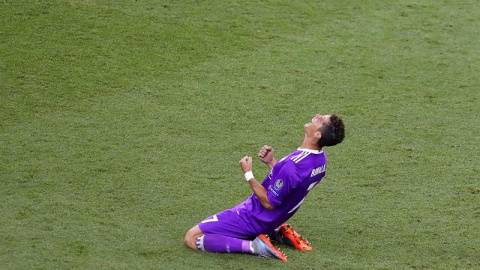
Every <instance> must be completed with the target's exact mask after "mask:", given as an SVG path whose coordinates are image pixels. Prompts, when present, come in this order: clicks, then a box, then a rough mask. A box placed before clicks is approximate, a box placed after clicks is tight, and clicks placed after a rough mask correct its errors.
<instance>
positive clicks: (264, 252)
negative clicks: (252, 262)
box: [253, 234, 287, 262]
mask: <svg viewBox="0 0 480 270" xmlns="http://www.w3.org/2000/svg"><path fill="white" fill-rule="evenodd" d="M253 253H254V254H257V255H258V256H260V257H264V258H277V259H280V260H282V261H284V262H286V261H287V256H285V254H284V253H283V252H281V251H280V249H279V248H277V247H275V246H274V245H273V244H272V242H270V238H269V237H268V235H266V234H261V235H259V236H258V237H257V238H255V240H253Z"/></svg>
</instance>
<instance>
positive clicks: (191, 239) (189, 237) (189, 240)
mask: <svg viewBox="0 0 480 270" xmlns="http://www.w3.org/2000/svg"><path fill="white" fill-rule="evenodd" d="M202 235H203V233H202V231H201V230H200V228H199V227H198V225H196V226H195V227H193V228H191V229H190V230H188V232H187V234H186V235H185V239H184V243H185V245H186V246H187V247H189V248H191V249H194V250H196V249H197V239H198V237H200V236H202Z"/></svg>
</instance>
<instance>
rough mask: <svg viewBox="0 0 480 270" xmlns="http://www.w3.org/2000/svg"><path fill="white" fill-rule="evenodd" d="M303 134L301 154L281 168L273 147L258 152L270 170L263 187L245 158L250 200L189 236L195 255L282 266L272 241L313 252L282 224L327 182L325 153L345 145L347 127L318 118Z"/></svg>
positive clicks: (333, 118) (206, 221) (328, 118)
mask: <svg viewBox="0 0 480 270" xmlns="http://www.w3.org/2000/svg"><path fill="white" fill-rule="evenodd" d="M304 130H305V137H304V139H303V142H302V144H301V146H300V148H298V149H297V150H295V151H294V152H292V153H291V154H289V155H287V156H286V157H284V158H282V159H281V160H280V161H278V162H277V160H276V159H275V158H274V149H273V148H272V147H271V146H267V145H265V146H263V147H262V148H261V149H260V151H259V153H258V157H259V159H260V160H261V161H262V162H263V163H265V164H266V165H268V166H269V167H270V168H271V171H270V173H269V174H268V175H267V176H266V177H265V179H264V180H263V182H262V184H259V183H258V182H257V180H256V179H255V177H254V176H253V173H252V157H250V156H245V157H243V158H242V159H241V160H240V166H241V168H242V170H243V172H244V174H245V179H246V180H247V182H248V184H249V185H250V187H251V188H252V190H253V193H252V195H251V196H250V197H249V198H248V199H247V200H246V201H244V202H242V203H240V204H238V205H236V206H235V207H233V208H231V209H227V210H224V211H222V212H219V213H217V214H215V215H213V216H210V217H208V218H206V219H204V220H203V221H201V222H200V223H198V224H197V225H195V226H194V227H193V228H191V229H190V230H189V231H188V232H187V234H186V235H185V245H186V246H187V247H189V248H191V249H194V250H197V249H200V250H203V251H208V252H232V253H233V252H235V253H248V254H254V255H258V256H260V257H267V258H277V259H281V260H283V261H287V258H286V256H285V254H283V253H282V252H281V251H280V250H279V249H278V248H277V247H275V246H274V245H273V244H272V242H271V241H270V239H273V240H276V241H278V242H280V243H284V244H287V245H290V246H293V247H295V248H296V249H299V250H311V249H312V246H311V244H310V242H309V241H308V240H307V239H305V238H304V237H302V236H301V235H300V234H299V233H298V232H296V231H295V229H294V228H293V227H292V226H290V225H288V224H284V223H285V222H286V221H287V220H288V219H290V218H291V217H292V216H293V215H294V214H295V212H297V210H298V208H299V207H300V206H301V205H302V203H303V201H304V200H305V197H306V196H307V194H308V192H309V191H310V190H311V189H312V188H313V187H314V186H315V185H317V184H318V183H319V182H320V181H321V180H322V178H323V177H324V176H325V170H326V163H327V159H326V155H325V152H324V151H323V148H324V147H325V146H332V145H336V144H338V143H341V142H342V141H343V138H344V137H345V127H344V124H343V121H342V119H341V118H340V117H338V116H337V115H335V114H331V115H319V114H317V115H316V116H315V117H313V119H312V121H311V122H309V123H306V124H305V125H304Z"/></svg>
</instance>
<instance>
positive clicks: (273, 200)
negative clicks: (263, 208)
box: [267, 164, 299, 207]
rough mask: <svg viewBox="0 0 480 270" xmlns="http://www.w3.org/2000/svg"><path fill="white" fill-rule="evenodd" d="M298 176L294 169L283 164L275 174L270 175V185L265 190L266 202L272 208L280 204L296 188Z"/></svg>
mask: <svg viewBox="0 0 480 270" xmlns="http://www.w3.org/2000/svg"><path fill="white" fill-rule="evenodd" d="M298 179H299V175H298V174H297V171H296V168H295V167H294V166H291V165H289V164H285V165H284V166H283V167H282V168H281V169H280V170H279V172H278V173H277V174H275V175H272V179H271V182H270V185H269V187H268V190H267V197H268V201H269V202H270V204H271V205H272V206H273V207H277V206H279V205H281V204H282V202H283V201H284V200H285V198H287V197H288V195H289V194H290V193H291V192H292V190H294V189H295V188H296V186H297V183H298Z"/></svg>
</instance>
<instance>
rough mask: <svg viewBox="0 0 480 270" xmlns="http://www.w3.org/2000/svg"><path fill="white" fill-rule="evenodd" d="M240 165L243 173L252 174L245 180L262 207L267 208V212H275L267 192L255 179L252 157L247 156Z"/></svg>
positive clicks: (241, 160)
mask: <svg viewBox="0 0 480 270" xmlns="http://www.w3.org/2000/svg"><path fill="white" fill-rule="evenodd" d="M239 163H240V167H242V171H243V173H247V172H249V173H250V176H248V179H247V178H245V180H247V182H248V184H250V187H251V188H252V190H253V193H254V194H255V196H257V198H258V200H259V201H260V203H261V204H262V206H263V207H265V209H267V210H273V209H274V207H273V206H272V205H271V204H270V202H269V201H268V195H267V190H266V189H265V188H264V187H263V186H262V185H261V184H259V183H258V181H257V179H255V177H253V174H252V157H249V156H245V157H243V158H242V159H240V162H239ZM245 177H247V175H245Z"/></svg>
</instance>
